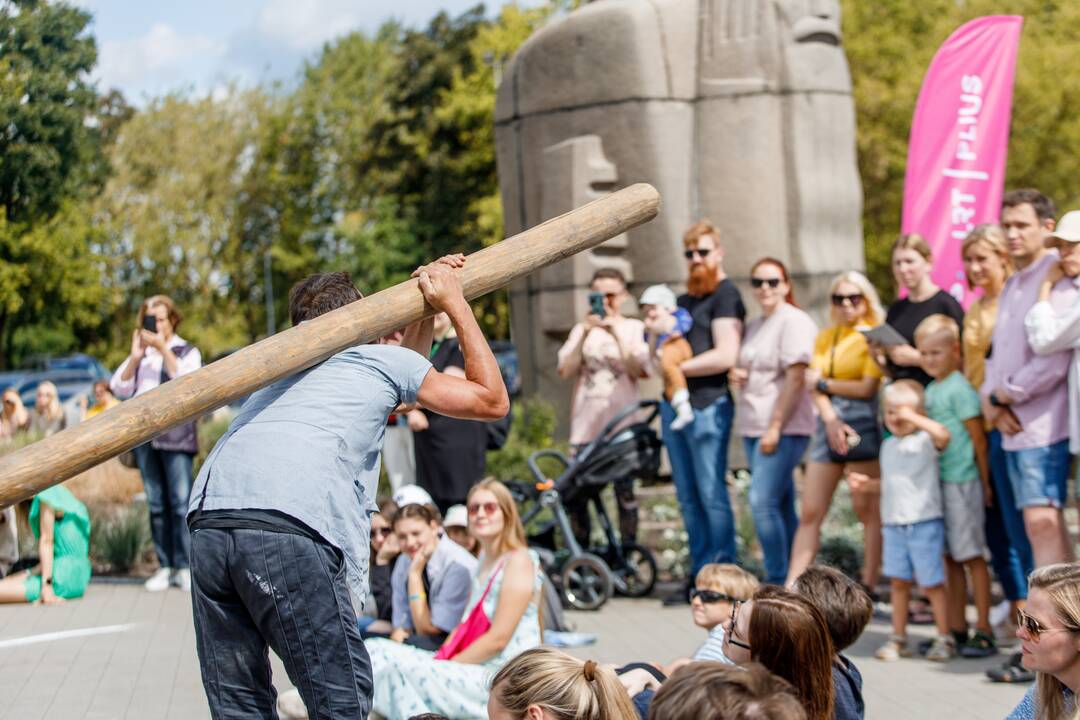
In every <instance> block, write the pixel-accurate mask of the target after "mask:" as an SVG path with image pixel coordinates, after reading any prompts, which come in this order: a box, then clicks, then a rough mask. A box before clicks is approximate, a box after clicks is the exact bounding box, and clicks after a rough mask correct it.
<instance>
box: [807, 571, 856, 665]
mask: <svg viewBox="0 0 1080 720" xmlns="http://www.w3.org/2000/svg"><path fill="white" fill-rule="evenodd" d="M795 589H796V590H797V591H798V592H799V594H800V595H803V596H804V597H805V598H806V599H807V600H809V601H810V602H812V603H814V605H816V606H817V608H818V610H820V611H821V614H822V615H824V616H825V624H826V625H828V626H829V635H830V636H832V641H833V648H834V649H835V650H836V652H840V651H842V650H843V649H844V648H846V647H848V646H850V645H851V644H852V643H854V642H855V641H856V640H858V639H859V636H860V635H862V632H863V630H864V629H865V628H866V624H867V623H868V622H870V616H871V615H872V614H873V613H874V605H873V603H872V602H871V600H870V596H869V595H868V594H867V593H866V591H865V590H863V588H862V586H861V585H859V584H858V583H857V582H855V581H854V580H852V579H851V578H849V577H848V576H847V575H845V574H844V573H842V572H840V571H839V570H837V569H836V568H832V567H829V566H827V565H811V566H810V567H808V568H806V570H805V571H803V574H802V575H800V576H799V578H798V579H797V580H796V581H795Z"/></svg>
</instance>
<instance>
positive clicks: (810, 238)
mask: <svg viewBox="0 0 1080 720" xmlns="http://www.w3.org/2000/svg"><path fill="white" fill-rule="evenodd" d="M839 13H840V10H839V4H838V2H837V1H836V0H603V1H601V2H597V3H593V4H590V5H586V6H584V7H582V8H580V9H579V10H577V11H575V12H573V13H570V14H569V15H567V16H566V17H563V18H561V19H558V20H556V21H554V22H552V23H551V24H549V25H548V26H546V27H544V28H543V29H541V30H540V31H538V32H537V33H536V34H534V35H533V36H532V37H531V38H529V40H528V41H527V42H526V43H525V44H524V45H523V46H522V47H521V49H520V50H519V52H518V53H517V54H516V55H515V56H514V58H513V59H512V60H511V62H510V63H509V65H508V66H507V68H506V71H505V72H504V74H503V82H502V84H501V86H500V87H499V91H498V96H497V101H496V108H495V125H496V142H497V160H498V169H499V184H500V190H501V193H502V199H503V207H504V215H505V224H506V232H507V234H511V233H514V232H518V231H520V230H522V229H524V228H527V227H529V226H531V225H534V224H536V223H539V222H542V221H543V220H546V219H548V218H550V217H553V216H555V215H558V214H560V213H562V212H565V211H567V210H570V209H571V208H573V207H575V206H577V205H579V204H581V203H583V202H586V201H588V200H590V199H592V198H594V197H596V196H597V194H599V193H603V192H606V191H609V190H611V189H614V188H618V187H623V186H625V185H629V184H631V183H635V182H642V181H644V182H650V183H652V184H653V185H655V186H656V187H657V188H658V189H659V190H660V192H661V195H662V197H663V207H662V209H661V213H660V216H659V217H658V218H657V219H656V220H654V221H653V222H651V223H649V224H647V225H645V226H642V227H638V228H636V229H634V230H632V231H630V232H629V233H627V235H626V236H623V237H620V238H617V239H616V240H614V241H611V242H609V243H606V244H605V245H604V246H601V247H600V248H597V249H595V250H594V251H592V252H591V253H582V254H581V255H578V256H576V257H574V258H571V259H569V260H566V261H564V262H563V263H561V264H560V265H558V266H555V267H553V268H550V269H549V270H547V271H545V272H544V273H541V274H539V275H538V276H531V277H529V278H528V279H527V280H525V281H523V282H519V283H517V284H515V285H514V286H513V287H512V289H511V322H512V328H513V335H514V340H515V342H516V344H517V347H518V353H519V358H520V363H521V369H522V377H523V381H524V384H525V389H526V392H527V393H540V394H541V395H542V396H543V397H545V398H547V399H552V400H554V401H555V402H556V404H557V405H558V406H559V411H560V421H561V422H565V420H566V417H565V413H566V408H567V397H568V393H569V389H570V388H569V384H568V383H565V382H563V381H561V380H559V379H558V377H557V376H556V374H555V354H556V350H557V349H558V347H559V345H560V343H561V342H562V340H563V339H564V338H565V336H566V332H567V331H568V330H569V329H570V327H571V326H572V325H573V323H574V322H576V321H577V320H578V319H580V317H581V316H582V315H583V314H584V310H585V296H586V293H587V288H588V282H589V279H590V277H591V276H592V272H593V270H594V269H595V268H597V267H601V266H616V267H619V268H620V269H622V270H624V272H626V273H627V274H628V277H630V278H631V281H632V282H631V292H632V293H633V294H635V295H636V294H637V293H638V292H639V291H640V290H641V289H642V288H644V287H645V286H647V285H650V284H653V283H660V282H663V283H668V284H669V285H672V286H673V288H674V289H676V290H679V289H681V288H682V287H683V283H684V281H685V265H684V261H683V257H682V250H683V248H682V240H681V239H682V233H683V230H684V229H685V228H686V227H688V226H689V225H690V224H691V223H692V222H693V221H695V220H697V219H698V218H700V217H707V218H709V219H710V220H711V221H712V222H713V223H714V224H716V225H717V226H718V227H719V228H720V229H721V232H722V234H723V243H724V245H725V247H726V248H727V252H726V257H725V267H726V269H727V271H728V273H729V274H731V275H732V276H733V277H734V278H736V279H737V280H738V279H743V278H745V277H746V276H747V274H748V271H749V268H750V265H751V264H752V263H753V262H754V260H755V259H757V258H758V257H761V256H763V255H772V256H775V257H778V258H780V259H781V260H783V261H784V262H786V263H787V264H788V266H789V268H790V270H791V272H792V274H793V276H794V277H793V279H794V280H795V284H796V293H797V295H798V296H799V298H800V300H801V302H802V304H803V305H804V306H807V307H809V308H810V309H811V310H814V311H816V314H817V315H818V316H819V318H821V317H823V315H824V308H825V301H826V300H827V298H825V297H824V295H825V292H826V290H827V285H828V281H829V279H830V278H831V277H832V276H833V275H834V274H835V273H837V272H840V271H842V270H848V269H853V268H854V269H860V268H862V267H863V265H864V260H863V251H862V226H861V221H860V216H861V211H862V189H861V185H860V182H859V177H858V170H857V166H856V158H855V113H854V105H853V102H852V97H851V78H850V74H849V72H848V67H847V60H846V58H845V56H844V52H843V48H842V46H841V42H840V14H839ZM747 301H748V304H749V297H748V296H747Z"/></svg>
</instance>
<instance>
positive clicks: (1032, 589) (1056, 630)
mask: <svg viewBox="0 0 1080 720" xmlns="http://www.w3.org/2000/svg"><path fill="white" fill-rule="evenodd" d="M1017 621H1018V624H1019V628H1018V629H1017V630H1016V637H1018V638H1020V642H1021V649H1022V651H1023V663H1024V667H1025V668H1026V669H1028V670H1031V671H1033V672H1034V673H1035V684H1034V685H1033V686H1032V688H1031V689H1030V690H1029V691H1028V693H1027V695H1025V696H1024V699H1023V700H1021V701H1020V704H1019V705H1018V706H1017V707H1016V709H1015V710H1013V711H1012V713H1011V714H1010V715H1009V717H1008V720H1066V719H1067V720H1078V719H1080V708H1078V707H1077V705H1076V693H1077V692H1080V563H1058V564H1055V565H1046V566H1044V567H1041V568H1039V569H1038V570H1036V571H1035V572H1033V573H1031V575H1030V576H1028V599H1027V605H1026V606H1025V607H1024V609H1022V610H1018V611H1017Z"/></svg>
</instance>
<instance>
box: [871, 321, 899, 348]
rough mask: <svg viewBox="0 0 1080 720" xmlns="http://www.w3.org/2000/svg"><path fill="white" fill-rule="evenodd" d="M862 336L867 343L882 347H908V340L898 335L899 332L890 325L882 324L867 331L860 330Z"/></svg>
mask: <svg viewBox="0 0 1080 720" xmlns="http://www.w3.org/2000/svg"><path fill="white" fill-rule="evenodd" d="M859 332H861V333H862V334H863V335H865V336H866V339H867V341H869V342H872V343H876V344H878V345H881V346H882V347H896V346H897V345H908V344H909V343H908V339H907V338H906V337H904V336H903V335H901V334H900V332H899V331H898V330H897V329H896V328H894V327H893V326H892V325H887V324H885V323H882V324H881V325H878V326H877V327H876V328H871V329H869V330H860V331H859Z"/></svg>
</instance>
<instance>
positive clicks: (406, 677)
mask: <svg viewBox="0 0 1080 720" xmlns="http://www.w3.org/2000/svg"><path fill="white" fill-rule="evenodd" d="M529 557H530V558H531V559H532V562H533V568H534V578H535V582H534V588H535V590H536V591H537V592H536V593H534V596H533V597H534V599H533V600H531V601H530V602H529V605H528V607H526V608H525V614H524V615H523V616H522V618H521V621H520V622H518V626H517V627H516V628H515V629H514V633H513V635H511V637H510V641H509V642H508V643H507V644H506V647H505V648H503V650H502V652H500V653H499V654H498V655H496V656H495V657H493V658H491V659H490V660H488V661H487V662H485V663H483V664H482V665H473V664H470V663H459V662H454V661H453V660H436V659H435V657H434V656H435V653H432V652H428V651H426V650H420V649H419V648H414V647H412V646H409V645H403V644H401V643H396V642H393V641H392V640H368V641H367V643H366V644H367V649H368V653H369V654H370V655H371V669H372V674H373V675H374V678H375V700H374V708H373V709H374V710H375V711H376V712H378V713H379V714H380V715H383V716H385V717H386V718H387V720H406V719H407V718H410V717H412V716H413V715H420V714H422V713H441V714H443V715H445V716H447V717H448V718H451V719H452V720H473V718H476V719H477V720H485V719H486V718H487V701H488V690H489V687H488V686H489V685H490V683H491V678H492V677H493V676H494V675H495V673H496V672H498V671H499V669H500V668H501V667H502V666H503V665H505V664H506V663H507V662H509V661H510V660H511V659H512V658H514V657H515V656H517V655H519V654H520V653H521V652H523V651H525V650H528V649H529V648H534V647H537V646H538V645H539V644H540V615H539V611H538V609H537V605H536V599H535V598H536V597H537V596H538V593H539V590H540V582H541V576H540V572H541V570H540V559H539V557H538V556H537V555H536V553H535V552H533V551H532V550H530V551H529ZM504 575H505V573H504V572H502V571H500V572H499V574H498V575H496V576H495V580H494V581H493V582H492V584H491V590H490V591H489V592H488V594H487V597H486V598H484V612H485V613H487V616H488V618H490V619H494V617H495V608H496V607H497V606H498V604H499V595H500V593H501V591H502V584H503V583H502V581H503V576H504ZM486 585H487V578H484V583H483V584H481V583H480V581H479V578H475V577H474V578H473V587H472V595H471V596H470V598H469V604H468V606H467V608H466V610H465V615H464V617H468V616H469V613H471V612H472V609H473V607H475V606H476V603H477V602H479V600H480V596H481V595H482V594H483V592H484V587H485V586H486Z"/></svg>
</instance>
